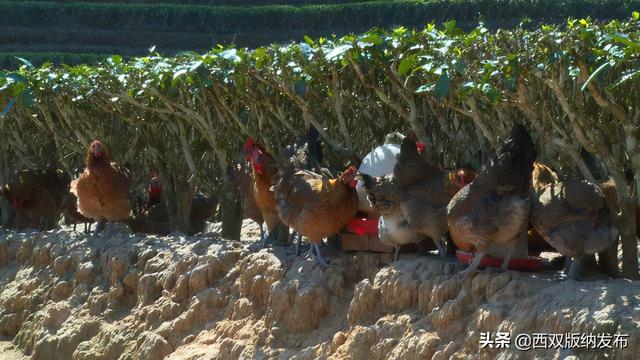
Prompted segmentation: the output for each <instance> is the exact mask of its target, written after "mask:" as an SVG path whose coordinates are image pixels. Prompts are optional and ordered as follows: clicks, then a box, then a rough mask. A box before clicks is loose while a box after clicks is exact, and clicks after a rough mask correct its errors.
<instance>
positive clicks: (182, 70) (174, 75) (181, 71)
mask: <svg viewBox="0 0 640 360" xmlns="http://www.w3.org/2000/svg"><path fill="white" fill-rule="evenodd" d="M186 73H187V69H180V70H178V71H176V72H175V73H173V79H174V80H175V79H177V78H179V77H180V76H182V75H184V74H186Z"/></svg>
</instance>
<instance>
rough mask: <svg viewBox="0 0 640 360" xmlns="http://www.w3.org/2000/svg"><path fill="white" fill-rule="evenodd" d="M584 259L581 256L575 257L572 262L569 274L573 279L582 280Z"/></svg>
mask: <svg viewBox="0 0 640 360" xmlns="http://www.w3.org/2000/svg"><path fill="white" fill-rule="evenodd" d="M582 261H583V258H582V257H580V256H578V257H574V258H573V261H572V262H571V269H570V270H569V274H568V275H567V277H568V278H569V279H573V280H576V281H581V280H582Z"/></svg>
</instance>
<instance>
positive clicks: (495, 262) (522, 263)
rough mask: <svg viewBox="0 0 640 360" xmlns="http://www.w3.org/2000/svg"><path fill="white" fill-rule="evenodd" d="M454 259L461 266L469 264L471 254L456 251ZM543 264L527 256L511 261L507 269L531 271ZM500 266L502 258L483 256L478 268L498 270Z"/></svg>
mask: <svg viewBox="0 0 640 360" xmlns="http://www.w3.org/2000/svg"><path fill="white" fill-rule="evenodd" d="M456 257H457V258H458V261H459V262H461V263H463V264H469V263H471V261H472V260H473V254H470V253H468V252H464V251H462V250H456ZM544 264H545V263H544V260H542V259H541V258H539V257H534V256H529V257H528V258H522V259H511V261H510V262H509V269H511V270H521V271H531V270H537V269H540V268H541V267H542V266H544ZM500 266H502V258H494V257H491V256H488V255H487V256H485V257H484V258H483V259H482V261H481V262H480V268H486V267H495V268H499V267H500Z"/></svg>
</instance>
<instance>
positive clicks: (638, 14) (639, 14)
mask: <svg viewBox="0 0 640 360" xmlns="http://www.w3.org/2000/svg"><path fill="white" fill-rule="evenodd" d="M631 17H632V18H633V20H638V18H640V13H639V12H637V11H634V12H632V13H631Z"/></svg>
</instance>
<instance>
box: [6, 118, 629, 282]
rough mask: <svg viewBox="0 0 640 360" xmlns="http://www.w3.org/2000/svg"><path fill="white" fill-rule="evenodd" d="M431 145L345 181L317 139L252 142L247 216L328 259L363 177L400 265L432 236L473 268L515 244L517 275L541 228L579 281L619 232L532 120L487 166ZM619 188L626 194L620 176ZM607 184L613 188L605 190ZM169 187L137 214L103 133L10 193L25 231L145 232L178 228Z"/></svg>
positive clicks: (205, 202) (11, 186) (204, 212)
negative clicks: (434, 153)
mask: <svg viewBox="0 0 640 360" xmlns="http://www.w3.org/2000/svg"><path fill="white" fill-rule="evenodd" d="M419 145H420V144H419V143H417V142H416V141H415V139H412V138H410V137H407V138H405V139H404V140H403V142H402V144H401V147H400V153H399V155H398V156H397V163H396V165H395V167H394V169H393V174H391V175H388V176H379V177H374V176H369V175H366V174H364V173H359V172H358V170H357V169H356V167H355V166H353V165H351V166H349V167H347V168H346V170H344V171H343V172H342V173H341V174H340V175H339V176H337V177H333V176H331V175H330V173H329V172H328V171H327V170H326V169H322V168H320V167H319V161H317V160H318V159H316V163H315V164H311V160H310V158H309V157H308V156H305V155H306V154H307V153H308V152H309V150H313V149H310V148H309V146H310V144H309V143H307V145H306V146H304V147H302V148H301V149H299V150H300V151H297V153H296V154H295V155H293V156H291V157H288V156H283V157H282V158H281V159H275V158H274V157H273V156H271V155H270V154H269V153H268V152H266V151H265V150H264V148H263V147H262V146H260V145H259V144H257V143H255V142H254V141H253V140H252V139H249V140H248V141H247V142H246V143H245V144H244V147H243V150H244V152H245V154H246V155H247V161H248V162H249V163H250V164H251V168H252V175H249V174H248V173H246V172H238V174H241V175H243V176H240V177H239V179H238V183H239V186H240V188H241V190H242V192H243V193H244V195H245V215H246V216H248V217H249V218H251V219H253V220H254V221H256V222H257V223H258V224H260V229H261V234H260V237H261V248H262V247H264V245H265V243H266V242H267V241H268V240H269V239H273V236H274V234H276V233H277V232H278V228H279V227H281V226H282V227H285V226H288V227H289V228H291V229H292V230H293V231H294V234H297V236H298V241H297V244H298V245H299V244H300V240H301V238H302V237H305V238H306V239H307V241H308V242H309V243H310V244H311V247H310V249H309V256H311V257H314V258H315V259H316V261H318V262H319V263H320V264H322V265H324V266H327V265H328V263H327V261H326V260H325V259H324V258H323V257H322V254H321V252H320V247H319V245H320V244H322V242H323V239H324V238H327V237H329V236H332V235H334V234H336V233H338V232H339V231H340V230H341V229H342V228H344V227H345V225H346V224H347V223H349V222H350V221H351V220H352V219H353V218H354V217H355V216H356V214H357V212H358V200H359V199H358V194H357V192H356V185H357V183H358V181H362V183H363V185H364V189H365V191H366V194H367V199H368V201H369V202H370V204H371V206H372V207H373V209H375V211H376V212H377V213H378V214H379V215H380V217H379V222H378V231H379V238H380V240H381V241H383V242H385V243H388V244H390V245H393V246H394V247H395V249H396V253H395V259H396V260H397V257H398V250H399V249H400V247H401V246H402V245H404V244H408V243H417V242H420V241H422V240H423V239H424V238H425V237H429V238H430V239H432V240H433V241H434V243H435V245H436V248H437V249H438V252H439V254H440V255H441V256H445V244H448V246H447V249H448V250H451V249H452V248H453V246H455V248H458V249H461V250H463V251H467V252H475V253H476V255H475V258H474V260H473V261H472V263H471V265H470V266H469V267H468V269H467V270H466V274H469V273H471V272H472V271H474V270H475V269H477V268H478V266H480V263H481V261H482V259H483V257H484V256H485V255H486V254H487V250H488V248H489V246H490V245H492V244H497V245H499V246H503V247H505V248H506V249H508V251H507V255H506V256H505V257H504V259H503V262H502V267H501V269H502V270H506V269H507V268H508V265H509V263H510V260H511V258H512V254H513V252H514V248H515V246H516V244H517V243H518V242H519V241H526V238H527V234H528V233H530V232H531V231H532V230H533V231H535V232H536V233H537V234H538V235H539V236H540V237H541V238H542V239H544V241H546V242H547V243H548V244H549V245H551V246H552V247H553V248H555V249H556V250H557V251H558V252H559V253H561V254H563V255H565V256H567V257H571V258H573V259H574V261H573V263H572V265H571V270H570V272H569V276H570V277H571V278H579V277H580V275H581V264H582V260H583V259H584V257H585V256H586V255H589V254H594V253H597V252H600V251H603V250H605V249H608V248H610V247H612V246H614V244H616V241H617V238H618V231H617V229H616V228H615V227H614V226H613V223H612V218H611V215H610V212H609V210H608V208H607V205H606V204H607V202H606V201H605V200H606V198H605V195H604V193H603V191H602V190H601V188H600V187H599V186H597V185H595V184H592V183H589V182H587V181H584V180H583V181H578V180H566V181H560V180H559V178H558V176H557V175H556V174H555V173H554V172H553V171H552V170H551V169H550V168H549V167H547V166H545V165H544V164H541V163H537V162H535V160H536V157H537V152H536V148H535V145H534V143H533V141H532V140H531V137H530V136H529V133H528V132H527V130H526V129H525V128H524V127H523V126H521V125H518V124H516V125H514V127H513V128H512V131H511V134H510V136H509V138H508V139H507V141H506V142H505V143H504V144H503V145H502V146H501V147H500V148H499V149H498V150H497V151H496V153H495V154H494V155H493V156H492V157H491V158H490V160H489V161H488V162H486V163H485V164H484V165H483V166H482V168H481V170H480V171H479V172H478V173H476V172H475V171H473V170H470V169H455V170H443V169H442V168H441V167H439V166H438V165H437V164H434V163H432V162H431V161H429V160H428V159H427V157H426V156H424V153H423V148H421V147H420V146H419ZM305 151H306V152H307V153H305ZM289 155H290V154H289ZM311 169H314V170H316V171H311ZM607 186H608V187H609V188H610V189H611V188H613V189H615V184H611V182H609V183H608V185H607ZM607 186H604V185H601V187H602V188H603V189H605V190H606V188H607ZM613 193H614V196H615V192H613ZM161 194H162V188H161V186H160V184H159V181H158V178H157V175H156V174H154V178H153V179H152V182H151V185H150V187H149V201H148V203H147V204H146V205H145V206H144V211H142V212H141V214H143V215H141V216H137V217H134V218H132V217H131V215H130V213H131V201H130V199H131V196H130V177H129V171H128V170H127V169H126V168H124V167H120V166H118V165H117V164H115V163H113V162H111V161H110V158H109V156H108V154H107V151H106V149H105V147H104V145H103V144H102V143H100V141H98V140H96V141H94V142H93V143H92V144H91V145H90V147H89V151H88V153H87V157H86V161H85V168H84V170H83V171H82V173H81V174H80V175H79V176H78V177H77V178H76V179H75V180H73V181H71V178H70V176H69V175H68V174H67V173H66V172H64V171H62V170H60V169H54V168H52V169H47V170H44V171H39V172H38V171H30V170H25V171H22V172H19V173H18V174H17V175H16V177H15V178H14V179H13V180H12V181H10V182H9V183H8V184H6V185H5V186H4V187H3V188H2V195H3V196H4V197H5V198H6V199H7V200H8V201H9V203H10V204H11V206H12V207H13V209H14V210H15V220H14V226H15V227H16V228H25V227H34V228H40V229H47V228H50V227H51V226H53V225H54V224H55V222H56V220H57V217H58V215H59V214H60V211H62V209H64V213H65V217H66V218H67V221H68V223H72V224H75V223H85V231H88V229H87V228H86V227H87V224H90V223H91V222H93V221H98V224H99V226H98V227H97V229H96V232H97V231H100V230H101V229H102V228H103V226H102V225H104V224H105V223H113V222H118V221H128V222H129V225H130V226H131V227H132V228H134V231H135V229H136V228H137V229H144V230H146V231H144V232H151V233H153V232H154V231H155V232H156V233H161V234H162V233H168V231H169V230H168V229H169V224H168V223H169V221H168V216H167V209H166V207H165V205H164V202H163V201H160V197H161ZM216 207H217V199H216V198H215V196H212V197H210V198H207V197H205V196H204V195H202V194H198V195H196V196H195V197H194V199H193V206H192V215H191V220H192V231H190V232H193V233H195V232H198V229H202V226H203V225H204V224H205V221H206V220H208V219H209V218H211V216H212V215H213V213H214V212H215V209H216ZM263 223H266V230H267V231H266V232H265V231H264V230H263ZM145 225H146V228H145ZM89 226H90V225H89ZM154 228H155V230H154ZM158 228H162V229H163V230H158ZM165 228H166V229H165ZM74 230H75V225H74ZM286 233H287V235H288V233H289V232H288V230H287V232H286ZM267 234H268V235H267ZM447 239H450V240H451V242H452V244H451V242H449V241H445V240H447Z"/></svg>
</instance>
